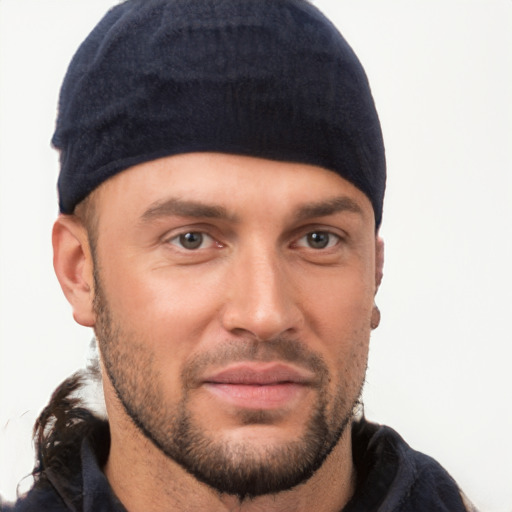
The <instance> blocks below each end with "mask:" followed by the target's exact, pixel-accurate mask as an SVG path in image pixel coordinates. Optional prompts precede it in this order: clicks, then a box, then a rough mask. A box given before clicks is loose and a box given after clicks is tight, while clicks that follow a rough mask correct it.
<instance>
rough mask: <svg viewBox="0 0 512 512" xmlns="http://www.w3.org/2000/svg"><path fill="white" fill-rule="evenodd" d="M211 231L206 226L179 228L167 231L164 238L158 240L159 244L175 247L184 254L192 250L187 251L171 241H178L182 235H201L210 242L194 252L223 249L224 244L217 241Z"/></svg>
mask: <svg viewBox="0 0 512 512" xmlns="http://www.w3.org/2000/svg"><path fill="white" fill-rule="evenodd" d="M211 231H212V230H211V229H210V228H209V227H208V226H204V225H188V226H180V227H179V228H175V229H172V230H170V231H168V232H167V233H166V234H165V235H164V236H162V237H161V238H160V240H161V243H163V244H168V245H172V246H173V247H176V248H177V249H178V250H182V251H186V252H193V250H192V249H187V248H185V247H183V246H181V245H180V244H179V242H177V243H173V241H176V240H178V241H179V238H180V237H181V236H183V235H186V234H187V233H197V234H201V235H202V236H203V237H204V238H207V239H209V240H210V242H209V243H208V246H207V247H199V248H197V249H195V251H196V252H197V251H200V250H206V249H210V248H212V247H223V246H224V244H223V243H222V242H220V241H219V239H218V237H217V236H215V235H214V234H212V233H211Z"/></svg>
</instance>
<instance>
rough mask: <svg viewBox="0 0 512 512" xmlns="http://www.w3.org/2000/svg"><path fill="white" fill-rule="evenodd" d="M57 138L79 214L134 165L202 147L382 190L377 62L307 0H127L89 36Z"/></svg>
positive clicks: (65, 186) (69, 200)
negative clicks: (302, 166)
mask: <svg viewBox="0 0 512 512" xmlns="http://www.w3.org/2000/svg"><path fill="white" fill-rule="evenodd" d="M52 143H53V145H54V146H55V147H56V148H57V149H58V150H59V151H60V162H61V170H60V175H59V181H58V189H59V206H60V210H61V212H63V213H72V212H73V211H74V208H75V206H76V205H77V204H78V203H79V202H80V201H82V200H83V199H84V198H85V197H87V195H88V194H89V193H90V192H91V191H93V190H94V189H95V188H96V187H97V186H98V185H100V184H101V183H102V182H104V181H105V180H107V179H108V178H110V177H111V176H113V175H115V174H117V173H119V172H121V171H122V170H124V169H127V168H128V167H131V166H133V165H136V164H139V163H142V162H147V161H150V160H154V159H157V158H160V157H164V156H170V155H175V154H180V153H190V152H198V151H211V152H222V153H231V154H238V155H250V156H255V157H261V158H267V159H274V160H279V161H288V162H298V163H306V164H312V165H317V166H320V167H323V168H326V169H328V170H331V171H334V172H336V173H338V174H339V175H340V176H342V177H343V178H345V179H347V180H348V181H350V182H351V183H353V184H354V185H355V186H356V187H358V188H359V189H360V190H361V191H363V192H364V193H365V194H366V195H367V197H368V198H369V199H370V201H371V203H372V206H373V209H374V212H375V221H376V225H377V226H379V225H380V222H381V218H382V204H383V197H384V189H385V181H386V164H385V156H384V145H383V140H382V133H381V128H380V123H379V119H378V115H377V112H376V109H375V105H374V101H373V98H372V95H371V91H370V87H369V84H368V80H367V78H366V75H365V72H364V70H363V68H362V66H361V64H360V62H359V60H358V59H357V57H356V55H355V53H354V52H353V50H352V49H351V48H350V46H349V45H348V44H347V42H346V41H345V40H344V38H343V37H342V36H341V34H340V33H339V32H338V30H337V29H336V28H335V27H334V26H333V24H332V23H331V22H330V21H329V20H327V18H326V17H325V16H324V15H323V14H322V13H320V11H319V10H318V9H317V8H316V7H314V6H312V5H311V4H309V3H308V2H307V1H305V0H128V1H126V2H124V3H122V4H119V5H117V6H115V7H114V8H112V9H111V10H110V11H109V12H108V13H107V14H106V15H105V17H104V18H103V19H102V20H101V21H100V23H99V24H98V25H97V26H96V28H95V29H94V30H93V31H92V32H91V34H90V35H89V36H88V37H87V39H86V40H85V41H84V42H83V43H82V45H81V46H80V48H79V49H78V51H77V53H76V54H75V56H74V57H73V60H72V61H71V64H70V66H69V69H68V71H67V74H66V77H65V79H64V83H63V85H62V89H61V94H60V100H59V111H58V119H57V126H56V131H55V134H54V136H53V139H52Z"/></svg>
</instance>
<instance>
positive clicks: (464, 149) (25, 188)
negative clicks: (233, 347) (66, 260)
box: [0, 0, 512, 512]
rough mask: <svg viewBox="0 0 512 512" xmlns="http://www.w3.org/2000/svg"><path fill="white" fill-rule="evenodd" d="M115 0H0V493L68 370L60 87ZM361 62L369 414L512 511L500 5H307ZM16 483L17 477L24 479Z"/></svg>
mask: <svg viewBox="0 0 512 512" xmlns="http://www.w3.org/2000/svg"><path fill="white" fill-rule="evenodd" d="M114 3H115V2H114V1H113V0H0V73H1V75H0V280H1V281H0V293H1V294H0V339H1V362H0V406H1V411H0V450H1V451H0V457H1V467H0V492H1V493H2V494H3V495H4V497H8V498H13V497H14V494H15V489H16V484H17V482H19V481H20V480H21V479H22V478H23V477H24V476H25V475H26V474H27V473H29V472H30V469H31V465H32V446H31V440H30V429H31V427H32V423H33V420H34V418H35V417H36V415H37V414H38V412H39V411H40V410H41V408H42V407H43V406H44V405H45V403H46V402H47V400H48V398H49V395H50V394H51V392H52V390H53V389H54V388H55V387H56V385H57V384H58V383H59V382H60V381H62V380H63V379H64V378H65V377H66V376H68V375H69V374H71V373H72V372H73V371H74V370H75V369H77V368H78V367H80V366H82V365H83V364H84V360H85V354H86V349H87V346H88V342H89V340H90V338H91V332H89V331H88V330H87V329H84V328H81V327H79V326H77V325H75V324H74V322H73V320H72V317H71V311H70V308H69V306H68V305H67V303H66V302H65V299H64V298H63V296H62V294H61V291H60V289H59V286H58V283H57V280H56V278H55V277H54V275H53V270H52V263H51V258H52V256H51V246H50V230H51V225H52V222H53V220H54V218H55V216H56V215H57V206H56V205H57V200H56V192H55V183H56V178H57V173H58V162H57V154H56V153H55V152H54V151H53V150H52V149H51V148H50V145H49V140H50V137H51V135H52V131H53V127H54V120H55V114H56V105H57V95H58V90H59V86H60V83H61V80H62V77H63V74H64V72H65V69H66V67H67V64H68V62H69V60H70V58H71V56H72V54H73V53H74V51H75V50H76V48H77V46H78V44H79V43H80V42H81V40H83V38H84V37H85V36H86V34H87V33H88V32H89V31H90V30H91V28H92V27H93V26H94V24H95V23H96V22H97V21H98V20H99V19H100V17H101V16H102V15H103V13H104V12H105V11H106V10H107V9H108V8H109V7H110V6H111V5H113V4H114ZM315 3H316V4H317V5H318V6H319V7H320V8H321V9H322V10H324V12H326V14H328V15H329V16H330V17H331V18H332V19H333V21H334V22H335V23H336V25H337V26H338V27H339V29H340V31H341V32H342V33H343V34H344V35H345V37H346V38H347V40H348V41H349V42H350V44H351V45H352V46H353V48H354V49H355V50H356V52H357V53H358V55H359V57H360V58H361V60H362V62H363V65H364V66H365V68H366V71H367V73H368V76H369V78H370V82H371V84H372V89H373V92H374V97H375V100H376V103H377V108H378V110H379V113H380V117H381V121H382V126H383V131H384V137H385V142H386V148H387V157H388V172H389V177H388V189H387V193H386V201H385V209H384V223H383V226H382V231H381V232H382V235H383V236H384V238H385V241H386V263H385V272H384V281H383V284H382V287H381V291H380V292H379V295H378V297H377V302H378V304H379V306H380V308H381V311H382V324H381V326H380V327H379V329H377V331H375V333H374V334H373V336H372V344H371V355H370V361H369V370H368V376H367V383H366V387H365V392H364V402H365V409H366V415H367V416H368V417H369V418H370V419H372V420H375V421H378V422H382V423H386V424H389V425H390V426H392V427H394V428H395V429H396V430H398V431H399V432H400V434H401V435H402V436H403V437H404V438H405V439H406V440H407V441H408V442H409V443H410V444H411V445H412V446H413V447H415V448H416V449H419V450H421V451H424V452H426V453H428V454H430V455H432V456H434V457H435V458H436V459H438V460H439V461H440V462H441V463H442V464H443V465H444V466H445V467H446V468H447V469H448V471H449V472H450V473H451V474H452V475H453V476H454V477H455V479H456V480H457V481H458V482H459V484H460V485H461V487H462V488H463V489H464V490H465V492H466V493H467V494H468V495H469V496H470V498H472V500H473V501H474V502H475V504H476V505H478V506H479V507H480V508H481V510H483V511H489V512H510V511H512V435H511V434H512V399H511V395H512V371H511V356H512V349H511V347H512V335H511V330H510V329H511V324H512V270H511V268H512V242H511V240H512V228H511V226H512V206H511V202H512V178H511V167H512V165H511V164H512V157H511V145H512V102H511V94H512V2H511V1H510V0H480V1H477V0H402V1H398V0H385V1H383V0H336V1H333V0H318V1H317V2H315ZM25 482H26V480H25Z"/></svg>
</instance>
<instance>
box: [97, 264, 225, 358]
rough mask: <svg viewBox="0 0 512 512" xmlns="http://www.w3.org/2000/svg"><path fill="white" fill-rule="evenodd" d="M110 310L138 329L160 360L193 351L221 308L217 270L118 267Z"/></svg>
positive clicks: (110, 283) (108, 289) (111, 279)
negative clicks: (193, 345) (219, 306)
mask: <svg viewBox="0 0 512 512" xmlns="http://www.w3.org/2000/svg"><path fill="white" fill-rule="evenodd" d="M104 289H105V293H106V295H107V298H108V301H109V305H110V308H111V310H112V312H113V314H114V315H115V316H116V318H117V321H120V322H122V323H123V326H124V329H125V330H127V331H130V332H133V333H137V335H138V337H139V338H140V339H143V340H144V342H145V343H146V344H150V345H151V346H153V348H154V350H155V351H158V352H159V358H164V359H165V358H167V356H169V358H171V356H172V358H173V360H176V359H179V354H180V353H181V351H183V353H184V355H185V354H186V355H188V354H189V353H190V350H191V346H190V345H191V343H197V342H198V340H200V339H201V335H202V333H203V332H204V330H205V329H206V327H207V326H208V325H209V323H210V322H211V319H212V317H213V316H214V315H215V311H216V310H217V309H218V301H219V296H218V295H219V291H220V289H221V287H219V286H218V276H217V275H216V274H215V273H214V272H197V271H195V272H194V271H193V270H192V269H188V270H187V269H185V270H183V269H182V271H176V270H171V269H168V268H158V269H146V268H144V269H137V268H134V267H133V266H130V265H126V266H125V268H123V266H122V265H118V266H117V267H116V268H114V269H111V271H110V272H109V274H108V277H106V278H105V284H104Z"/></svg>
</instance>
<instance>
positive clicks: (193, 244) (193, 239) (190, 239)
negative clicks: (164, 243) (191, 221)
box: [180, 233, 203, 249]
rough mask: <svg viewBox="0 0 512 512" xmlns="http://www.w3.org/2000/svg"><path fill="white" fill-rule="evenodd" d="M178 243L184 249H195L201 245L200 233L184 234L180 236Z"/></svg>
mask: <svg viewBox="0 0 512 512" xmlns="http://www.w3.org/2000/svg"><path fill="white" fill-rule="evenodd" d="M180 243H181V245H182V246H183V247H185V249H197V248H198V247H200V246H201V244H202V243H203V235H201V233H185V234H184V235H181V236H180Z"/></svg>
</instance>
